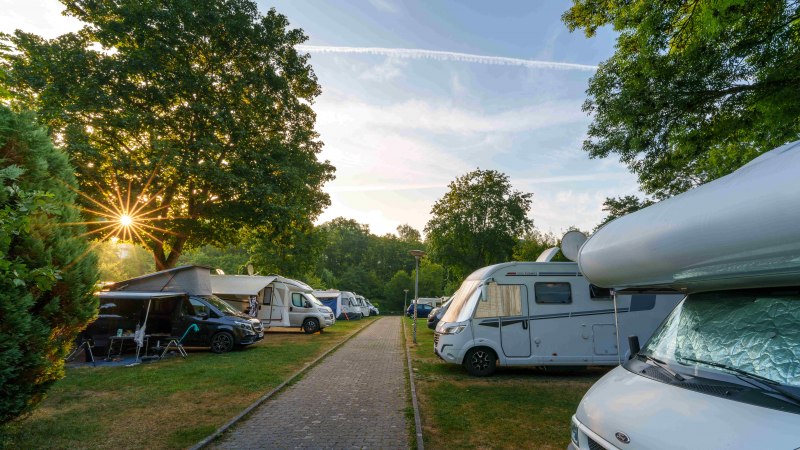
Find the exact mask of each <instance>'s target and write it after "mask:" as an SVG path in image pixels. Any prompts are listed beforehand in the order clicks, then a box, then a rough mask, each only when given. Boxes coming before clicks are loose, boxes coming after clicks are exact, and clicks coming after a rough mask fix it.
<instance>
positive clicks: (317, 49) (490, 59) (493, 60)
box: [295, 45, 597, 72]
mask: <svg viewBox="0 0 800 450" xmlns="http://www.w3.org/2000/svg"><path fill="white" fill-rule="evenodd" d="M295 48H296V49H297V50H299V51H301V52H308V53H360V54H368V55H384V56H396V57H400V58H412V59H433V60H438V61H459V62H471V63H478V64H495V65H501V66H520V67H527V68H531V69H555V70H581V71H584V72H594V71H596V70H597V66H590V65H586V64H572V63H563V62H553V61H536V60H533V59H519V58H506V57H504V56H484V55H473V54H470V53H457V52H443V51H437V50H422V49H417V48H384V47H333V46H327V45H297V46H295Z"/></svg>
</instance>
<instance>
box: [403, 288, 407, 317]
mask: <svg viewBox="0 0 800 450" xmlns="http://www.w3.org/2000/svg"><path fill="white" fill-rule="evenodd" d="M407 301H408V289H403V315H404V316H405V315H406V302H407Z"/></svg>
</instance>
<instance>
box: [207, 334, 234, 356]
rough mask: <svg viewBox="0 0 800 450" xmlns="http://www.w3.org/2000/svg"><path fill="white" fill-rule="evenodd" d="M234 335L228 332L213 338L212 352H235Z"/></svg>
mask: <svg viewBox="0 0 800 450" xmlns="http://www.w3.org/2000/svg"><path fill="white" fill-rule="evenodd" d="M233 344H234V341H233V335H232V334H230V333H229V332H227V331H220V332H219V333H217V334H215V335H214V336H212V337H211V351H212V352H214V353H227V352H229V351H231V350H233V346H234V345H233Z"/></svg>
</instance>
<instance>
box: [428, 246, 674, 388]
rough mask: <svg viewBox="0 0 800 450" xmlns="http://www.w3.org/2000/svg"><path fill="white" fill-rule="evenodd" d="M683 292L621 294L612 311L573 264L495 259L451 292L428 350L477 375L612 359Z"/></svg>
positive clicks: (645, 335)
mask: <svg viewBox="0 0 800 450" xmlns="http://www.w3.org/2000/svg"><path fill="white" fill-rule="evenodd" d="M681 297H682V296H681V295H655V294H642V295H620V296H617V311H618V314H617V315H615V313H614V302H613V299H612V296H611V293H610V292H609V290H608V289H601V288H598V287H596V286H593V285H591V284H589V281H587V280H586V278H585V277H584V276H583V275H582V274H581V273H580V271H579V270H578V264H577V263H574V262H508V263H503V264H496V265H493V266H488V267H484V268H482V269H478V270H476V271H475V272H473V273H472V274H471V275H470V276H468V277H467V279H466V280H465V281H464V283H463V284H462V285H461V287H460V288H459V289H458V291H456V293H455V294H454V295H453V299H452V302H451V303H450V306H449V308H448V309H447V312H446V313H445V314H444V316H443V317H442V318H441V320H440V321H439V324H438V325H437V326H436V333H435V336H434V351H435V352H436V354H437V355H438V356H439V357H440V358H442V359H443V360H444V361H446V362H450V363H453V364H463V365H464V367H465V368H466V370H467V372H469V373H470V374H471V375H475V376H488V375H491V374H492V373H494V371H495V367H496V366H498V365H500V366H546V365H559V366H586V365H617V364H619V363H620V361H623V360H625V359H627V356H628V354H629V351H628V348H627V345H624V346H623V344H627V341H625V340H622V342H620V339H619V336H628V335H636V336H639V337H640V339H642V340H646V339H649V338H650V335H651V334H652V333H653V330H655V328H656V327H657V326H658V325H659V324H660V323H661V321H662V320H664V317H666V316H667V314H669V313H670V311H672V309H673V308H674V307H675V305H677V304H678V302H679V301H680V300H681ZM617 322H618V323H619V330H620V332H619V336H618V333H617ZM620 346H622V347H620Z"/></svg>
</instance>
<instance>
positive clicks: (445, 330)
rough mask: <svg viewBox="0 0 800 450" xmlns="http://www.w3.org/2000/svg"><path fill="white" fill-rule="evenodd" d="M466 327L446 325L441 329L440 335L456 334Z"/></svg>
mask: <svg viewBox="0 0 800 450" xmlns="http://www.w3.org/2000/svg"><path fill="white" fill-rule="evenodd" d="M466 327H467V326H466V325H448V326H446V327H443V328H442V334H458V333H461V331H462V330H463V329H464V328H466Z"/></svg>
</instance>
